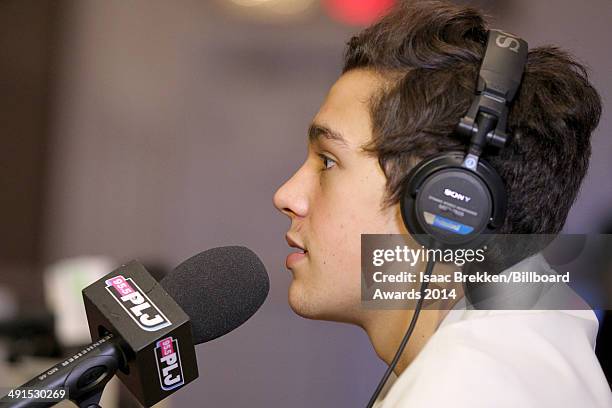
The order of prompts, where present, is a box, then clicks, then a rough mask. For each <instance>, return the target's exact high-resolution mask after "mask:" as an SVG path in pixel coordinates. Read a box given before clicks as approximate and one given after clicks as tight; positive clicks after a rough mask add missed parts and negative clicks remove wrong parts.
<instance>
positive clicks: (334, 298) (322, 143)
mask: <svg viewBox="0 0 612 408" xmlns="http://www.w3.org/2000/svg"><path fill="white" fill-rule="evenodd" d="M380 86H381V79H380V77H379V76H378V75H376V74H374V73H372V72H370V71H365V70H353V71H350V72H348V73H346V74H344V75H342V76H341V77H340V78H339V79H338V81H337V82H336V83H335V84H334V85H333V87H332V88H331V90H330V91H329V94H328V95H327V97H326V99H325V101H324V102H323V104H322V105H321V107H320V109H319V112H318V113H317V114H316V116H315V118H314V119H313V123H312V125H311V128H310V130H309V144H308V156H307V158H306V160H305V162H304V163H303V164H302V166H301V167H300V168H299V169H298V170H297V171H296V173H295V174H293V176H292V177H291V178H290V179H289V180H288V181H287V182H286V183H285V184H284V185H283V186H281V187H280V188H279V189H278V191H277V192H276V194H275V195H274V205H275V206H276V208H278V209H279V210H280V211H282V212H283V213H284V214H286V215H287V216H288V217H289V218H290V219H291V227H290V229H289V231H288V233H287V241H288V242H289V245H290V246H294V247H299V248H296V252H294V253H293V254H291V255H289V257H288V258H287V268H288V269H290V270H291V271H292V273H293V282H292V283H291V286H290V288H289V304H290V306H291V308H292V309H293V310H294V311H295V312H296V313H298V314H299V315H301V316H304V317H308V318H315V319H325V320H335V321H345V322H350V323H355V324H362V323H363V318H364V317H363V310H362V309H361V307H360V282H361V278H360V273H361V272H360V271H361V260H360V246H361V234H374V233H378V234H382V233H384V234H388V233H389V234H401V233H406V231H405V229H404V226H403V223H402V220H401V217H400V215H399V209H398V207H399V206H398V205H394V206H390V207H388V208H383V206H382V202H383V199H384V197H385V183H386V178H385V175H384V173H383V172H382V170H381V168H380V166H379V164H378V160H377V158H376V157H375V156H374V155H372V154H369V153H367V152H365V151H363V149H362V146H363V145H365V144H366V143H368V142H369V141H370V140H371V137H372V126H371V118H370V111H369V102H370V100H371V98H372V95H373V94H374V93H375V92H376V91H377V90H378V89H379V87H380ZM300 248H301V249H303V250H304V253H301V249H300Z"/></svg>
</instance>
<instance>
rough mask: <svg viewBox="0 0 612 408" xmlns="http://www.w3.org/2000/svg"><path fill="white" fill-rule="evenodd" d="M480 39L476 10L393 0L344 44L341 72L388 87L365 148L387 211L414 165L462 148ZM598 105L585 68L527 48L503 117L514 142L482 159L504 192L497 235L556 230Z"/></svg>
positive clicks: (548, 49)
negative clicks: (375, 163)
mask: <svg viewBox="0 0 612 408" xmlns="http://www.w3.org/2000/svg"><path fill="white" fill-rule="evenodd" d="M486 38H487V22H486V20H485V18H484V16H483V15H482V14H481V13H480V12H479V11H478V10H475V9H473V8H470V7H466V6H458V5H454V4H450V3H447V2H440V1H414V2H400V3H399V4H398V5H397V6H396V7H395V8H394V9H393V10H391V12H390V13H389V14H387V15H386V16H385V17H383V18H382V19H381V20H380V21H379V22H377V23H375V24H374V25H372V26H370V27H368V28H366V29H365V30H364V31H362V32H361V33H360V34H358V35H356V36H354V37H353V38H351V39H350V41H349V42H348V45H347V48H346V51H345V56H344V68H343V73H344V72H347V71H350V70H354V69H370V70H374V71H376V72H378V73H380V74H381V76H382V77H383V78H385V79H386V80H387V81H386V83H387V85H386V86H383V87H382V88H381V89H380V91H379V92H378V94H377V95H375V96H374V97H373V98H372V102H371V106H370V108H371V116H372V124H373V139H372V141H371V142H370V143H369V144H368V145H366V146H365V147H364V148H365V149H366V151H368V152H370V153H372V154H375V155H376V157H378V160H379V163H380V166H381V167H382V169H383V171H384V172H385V174H386V176H387V199H386V204H387V205H391V204H394V203H397V202H398V200H399V197H400V195H401V188H402V182H403V181H404V180H405V177H406V175H407V174H408V172H409V170H410V169H411V168H412V166H413V165H414V164H415V162H416V161H417V160H418V159H420V158H423V157H426V156H429V155H431V154H435V153H439V152H443V151H448V150H463V151H465V150H466V148H467V145H468V142H469V140H465V139H463V138H461V137H459V136H458V135H457V134H456V133H455V132H454V130H455V127H456V125H457V123H458V122H459V119H460V118H461V117H462V116H464V115H465V113H466V112H467V110H468V108H469V107H470V104H471V102H472V99H473V95H474V90H475V87H476V81H477V78H478V69H479V65H480V62H481V60H482V58H483V53H484V50H485V44H486ZM600 115H601V100H600V97H599V95H598V94H597V91H596V90H595V89H594V88H593V87H592V86H591V84H590V83H589V80H588V76H587V71H586V69H585V68H584V67H583V66H582V65H581V64H579V63H578V62H576V61H575V60H574V58H573V57H572V56H571V55H569V54H568V53H567V52H565V51H563V50H561V49H559V48H558V47H554V46H545V47H538V48H533V49H531V50H530V51H529V55H528V60H527V66H526V69H525V73H524V77H523V83H522V85H521V87H520V89H519V92H518V94H517V97H516V99H515V102H514V104H513V106H512V108H511V110H510V113H509V118H508V129H509V131H510V132H512V133H513V134H514V140H513V141H512V143H511V144H510V145H509V146H508V147H506V148H504V149H502V150H501V151H499V154H492V153H494V152H491V151H485V154H484V156H483V157H484V158H485V159H486V160H488V161H489V162H490V163H491V165H492V166H493V167H494V168H495V169H496V170H497V171H498V173H499V174H500V176H501V178H502V179H503V181H504V183H505V186H506V193H507V196H508V209H507V214H506V219H505V222H504V225H503V226H502V228H501V230H500V233H513V234H556V233H558V232H560V231H561V229H562V228H563V225H564V223H565V220H566V218H567V214H568V212H569V209H570V207H571V206H572V204H573V202H574V200H575V199H576V196H577V194H578V190H579V188H580V184H581V182H582V180H583V178H584V176H585V174H586V171H587V167H588V164H589V157H590V154H591V144H590V135H591V133H592V132H593V130H594V129H595V127H596V126H597V124H598V122H599V117H600Z"/></svg>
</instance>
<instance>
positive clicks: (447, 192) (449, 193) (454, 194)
mask: <svg viewBox="0 0 612 408" xmlns="http://www.w3.org/2000/svg"><path fill="white" fill-rule="evenodd" d="M444 195H446V196H449V197H453V198H455V199H457V200H461V201H465V202H466V203H469V202H470V200H471V199H472V197H468V196H466V195H463V194H459V193H458V192H456V191H453V190H451V189H450V188H445V189H444Z"/></svg>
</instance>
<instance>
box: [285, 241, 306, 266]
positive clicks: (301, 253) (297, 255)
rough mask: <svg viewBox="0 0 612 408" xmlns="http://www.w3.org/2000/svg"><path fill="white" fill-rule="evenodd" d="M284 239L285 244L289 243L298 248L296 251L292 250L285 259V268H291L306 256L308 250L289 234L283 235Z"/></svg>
mask: <svg viewBox="0 0 612 408" xmlns="http://www.w3.org/2000/svg"><path fill="white" fill-rule="evenodd" d="M285 239H286V240H287V244H289V246H290V247H291V248H296V249H297V250H298V252H293V253H291V254H289V255H288V256H287V259H286V260H285V266H286V267H287V269H291V268H292V267H294V266H295V265H296V264H297V263H298V262H300V261H302V260H303V259H305V258H306V257H307V256H308V250H307V249H306V248H305V247H304V245H303V244H300V243H298V242H297V241H296V240H294V239H293V238H292V237H290V236H289V234H287V235H285Z"/></svg>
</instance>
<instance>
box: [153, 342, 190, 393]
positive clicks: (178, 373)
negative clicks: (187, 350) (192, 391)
mask: <svg viewBox="0 0 612 408" xmlns="http://www.w3.org/2000/svg"><path fill="white" fill-rule="evenodd" d="M155 362H156V363H157V373H158V374H159V383H160V385H161V388H162V389H163V390H164V391H170V390H173V389H175V388H178V387H180V386H181V385H183V384H184V383H185V380H184V377H183V366H182V365H181V355H180V353H179V347H178V340H177V339H174V338H172V336H170V337H166V338H165V339H162V340H159V341H158V342H157V345H156V347H155Z"/></svg>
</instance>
